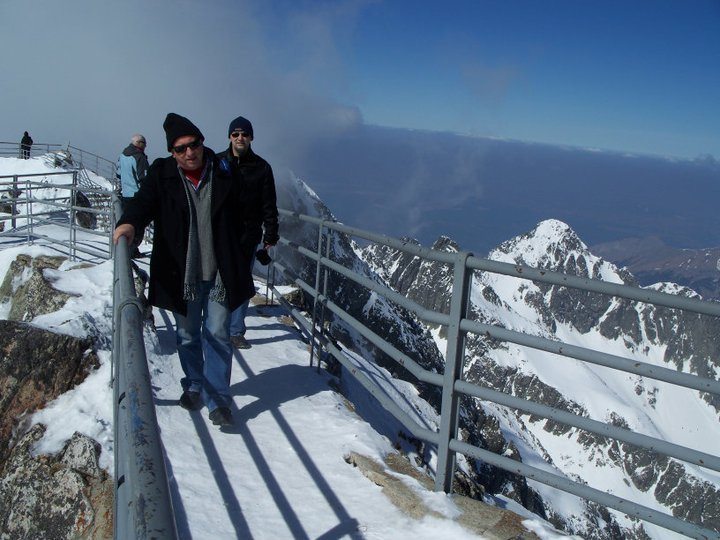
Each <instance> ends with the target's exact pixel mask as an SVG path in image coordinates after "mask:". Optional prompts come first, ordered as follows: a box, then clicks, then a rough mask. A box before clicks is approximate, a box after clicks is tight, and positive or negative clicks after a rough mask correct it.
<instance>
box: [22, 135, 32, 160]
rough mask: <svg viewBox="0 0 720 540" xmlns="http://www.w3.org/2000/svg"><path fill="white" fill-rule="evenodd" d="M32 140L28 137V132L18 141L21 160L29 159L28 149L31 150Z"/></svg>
mask: <svg viewBox="0 0 720 540" xmlns="http://www.w3.org/2000/svg"><path fill="white" fill-rule="evenodd" d="M32 145H33V140H32V137H31V136H30V135H28V132H27V131H26V132H25V133H24V134H23V137H22V139H20V157H22V158H23V159H29V158H30V149H31V148H32Z"/></svg>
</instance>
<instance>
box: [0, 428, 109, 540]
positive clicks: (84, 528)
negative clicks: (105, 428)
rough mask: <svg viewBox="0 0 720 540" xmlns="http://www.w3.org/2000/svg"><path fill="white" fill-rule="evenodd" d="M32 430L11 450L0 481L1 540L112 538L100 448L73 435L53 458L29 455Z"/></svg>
mask: <svg viewBox="0 0 720 540" xmlns="http://www.w3.org/2000/svg"><path fill="white" fill-rule="evenodd" d="M44 432H45V427H44V426H43V425H41V424H35V425H34V426H32V428H30V430H29V431H28V432H27V433H26V434H25V435H24V436H23V437H22V438H20V440H19V441H18V443H17V444H16V445H15V446H14V447H13V449H12V452H11V453H10V456H9V457H8V459H7V461H6V462H5V467H4V470H3V474H2V476H1V477H0V531H1V532H2V538H3V539H5V540H16V539H17V540H20V539H27V538H53V539H61V538H73V539H93V540H94V539H98V540H99V539H107V538H112V534H113V531H112V507H113V482H112V479H111V478H110V477H109V476H108V474H107V473H106V472H105V471H104V470H103V469H101V468H100V467H99V466H98V457H99V453H100V445H99V444H98V443H97V442H95V441H93V440H92V439H89V438H88V437H86V436H84V435H81V434H79V433H75V435H73V437H72V438H71V439H70V440H69V441H67V443H66V444H65V447H64V448H63V450H62V451H61V452H59V453H58V454H57V455H53V456H47V455H38V456H34V455H33V445H34V444H35V443H36V442H38V441H39V440H40V439H41V438H42V436H43V434H44Z"/></svg>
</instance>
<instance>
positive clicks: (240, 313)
mask: <svg viewBox="0 0 720 540" xmlns="http://www.w3.org/2000/svg"><path fill="white" fill-rule="evenodd" d="M254 265H255V250H253V254H252V258H251V259H250V273H251V274H252V270H253V266H254ZM248 306H250V300H245V302H244V303H243V305H241V306H240V307H238V308H235V310H233V312H232V315H231V316H230V335H231V336H242V335H245V330H247V327H246V326H245V316H246V315H247V311H248Z"/></svg>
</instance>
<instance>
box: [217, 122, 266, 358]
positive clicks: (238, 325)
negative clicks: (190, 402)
mask: <svg viewBox="0 0 720 540" xmlns="http://www.w3.org/2000/svg"><path fill="white" fill-rule="evenodd" d="M228 139H230V146H229V148H228V149H227V150H225V151H224V152H221V153H219V154H218V158H219V159H220V160H221V161H223V162H225V161H227V162H228V163H229V165H230V170H231V171H232V173H233V177H234V178H235V179H236V180H237V181H238V182H239V183H240V184H241V185H242V187H243V191H244V193H245V197H244V205H243V207H242V212H241V214H242V218H243V220H244V222H245V234H244V236H243V240H242V246H243V249H244V250H246V251H247V253H248V256H249V258H250V271H251V272H252V266H253V263H254V260H255V259H254V257H255V250H256V249H257V246H258V244H259V243H260V241H261V240H262V243H263V247H262V249H263V250H266V253H267V249H268V248H270V247H272V246H274V245H275V244H276V243H277V241H278V239H279V236H278V211H277V197H276V195H275V178H274V176H273V172H272V168H271V167H270V164H269V163H268V162H267V161H265V160H264V159H263V158H261V157H260V156H258V155H257V154H256V153H255V152H253V150H252V148H251V146H250V143H251V142H252V141H253V139H254V133H253V126H252V124H251V123H250V121H249V120H247V119H246V118H243V117H242V116H238V117H237V118H235V120H233V121H232V122H230V126H229V127H228ZM263 229H264V231H265V232H264V234H263ZM260 261H261V262H262V259H260ZM263 264H265V263H263ZM248 303H249V301H248V302H245V303H243V304H242V305H241V306H240V307H239V308H237V309H235V310H234V311H233V313H232V317H231V319H230V342H231V343H232V344H233V345H234V346H235V347H237V348H238V349H249V348H250V343H248V341H247V340H246V339H245V330H246V327H245V315H246V314H247V309H248Z"/></svg>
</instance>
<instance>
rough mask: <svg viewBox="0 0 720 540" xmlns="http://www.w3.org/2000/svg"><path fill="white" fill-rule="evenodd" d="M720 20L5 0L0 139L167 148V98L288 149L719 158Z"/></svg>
mask: <svg viewBox="0 0 720 540" xmlns="http://www.w3.org/2000/svg"><path fill="white" fill-rule="evenodd" d="M719 28H720V0H625V1H617V0H608V1H602V2H599V1H597V2H590V1H586V0H547V1H540V0H505V1H499V0H497V1H490V0H475V1H468V0H450V1H447V2H443V3H440V2H424V1H422V2H421V1H417V2H411V1H403V0H337V1H327V0H326V1H313V2H310V1H304V0H300V1H297V0H296V1H292V2H291V1H289V0H265V1H263V2H258V1H250V0H211V1H206V2H199V1H197V0H176V1H170V0H157V1H153V2H146V1H142V0H126V1H125V2H123V3H121V4H115V3H107V2H96V1H91V0H67V1H66V2H62V3H58V2H54V1H52V0H32V1H27V0H3V1H2V2H0V45H2V46H3V49H4V50H6V51H11V50H17V51H23V53H22V54H17V55H6V56H5V60H4V63H3V68H2V69H3V77H0V118H3V127H2V128H1V131H2V132H1V133H0V139H9V140H15V139H16V138H17V139H19V137H20V136H21V135H22V131H24V130H26V129H27V130H29V131H30V132H31V134H33V133H35V134H37V137H36V140H47V141H50V142H56V141H58V140H67V139H70V140H71V142H73V143H75V144H78V145H80V146H88V145H90V146H92V145H93V144H94V145H96V146H97V147H98V150H97V151H99V152H100V153H103V154H107V153H108V152H109V153H110V154H115V153H116V152H117V151H118V150H117V147H118V146H121V144H122V143H121V142H118V140H121V141H123V142H124V141H125V140H126V139H129V135H131V134H132V133H133V132H135V131H142V132H146V134H147V135H148V136H149V137H150V138H151V139H152V138H155V139H160V140H158V141H157V144H153V141H150V143H151V144H150V147H149V152H150V153H152V152H154V151H157V152H158V154H159V155H163V154H164V144H163V141H162V137H163V133H162V131H161V128H160V126H161V124H162V120H163V118H164V116H165V114H166V113H167V112H169V111H170V110H173V111H175V112H179V113H180V114H185V115H187V116H190V117H192V118H193V119H194V120H196V121H197V123H198V124H199V125H200V126H201V128H202V129H204V130H205V131H206V132H207V133H206V139H207V140H208V141H209V142H210V143H211V144H212V145H213V146H214V147H216V146H221V145H224V144H226V142H227V139H226V133H225V132H224V130H225V126H226V125H227V123H228V122H229V120H230V119H231V118H233V117H234V116H236V115H237V114H244V115H245V116H248V117H250V118H251V119H252V120H253V121H254V122H255V123H257V124H258V127H260V130H257V129H256V132H257V133H259V134H260V135H261V136H260V137H257V138H256V139H257V140H256V143H257V144H258V145H262V144H268V145H269V144H272V145H274V147H275V148H273V149H274V150H277V151H278V152H280V151H281V149H288V148H290V147H292V146H293V145H296V144H298V145H299V146H298V148H297V149H296V150H295V151H294V152H290V154H292V155H289V156H287V157H288V158H292V157H293V156H297V155H302V154H303V153H304V152H306V151H307V148H308V141H309V140H310V139H311V137H310V135H312V134H313V133H324V132H327V131H328V130H329V129H335V128H337V127H338V126H341V125H348V124H353V123H355V124H357V123H367V124H375V125H383V126H393V127H408V128H417V129H425V130H437V131H452V132H456V133H462V134H471V135H478V136H491V137H501V138H508V139H516V140H521V141H529V142H541V143H551V144H561V145H571V146H580V147H592V148H600V149H610V150H616V151H623V152H624V151H627V152H639V153H649V154H659V155H668V156H677V157H686V158H694V157H696V156H698V155H701V154H711V155H713V156H715V157H716V158H720V104H719V100H718V96H720V30H719ZM50 78H52V80H53V82H52V83H50V82H49V79H50ZM18 132H19V133H18ZM111 134H112V137H111ZM88 141H90V142H89V143H88ZM267 148H269V146H268V147H267ZM91 149H92V148H91Z"/></svg>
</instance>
